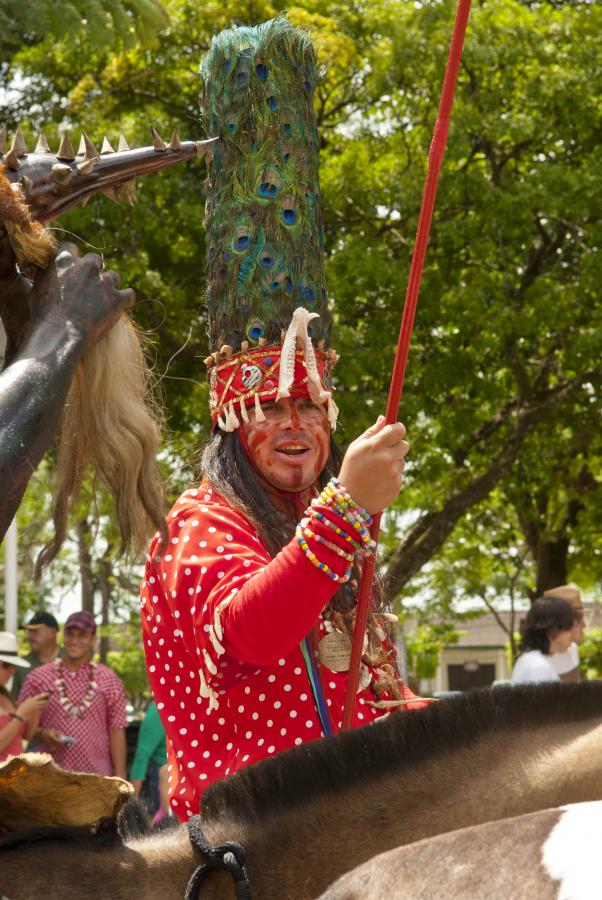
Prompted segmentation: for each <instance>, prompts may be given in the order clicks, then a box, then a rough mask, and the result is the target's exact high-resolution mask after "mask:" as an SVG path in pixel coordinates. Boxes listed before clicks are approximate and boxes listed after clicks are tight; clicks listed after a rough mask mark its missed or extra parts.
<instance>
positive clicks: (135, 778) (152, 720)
mask: <svg viewBox="0 0 602 900" xmlns="http://www.w3.org/2000/svg"><path fill="white" fill-rule="evenodd" d="M149 763H154V764H155V766H156V767H157V768H158V769H161V767H162V766H165V764H166V763H167V748H166V746H165V729H164V728H163V723H162V722H161V719H160V717H159V711H158V710H157V704H156V703H155V701H154V700H151V702H150V703H149V706H148V709H147V710H146V714H145V716H144V719H143V720H142V724H141V725H140V731H139V732H138V743H137V744H136V753H135V755H134V759H133V762H132V769H131V772H130V781H131V782H132V784H133V786H134V790H135V791H136V796H137V797H139V796H140V793H141V791H142V784H143V782H144V780H145V778H146V775H147V772H148V768H149ZM158 807H159V808H158V811H157V816H156V820H157V821H159V820H160V819H162V818H163V816H164V815H165V812H166V811H167V804H164V803H163V798H162V797H161V790H160V786H159V803H158Z"/></svg>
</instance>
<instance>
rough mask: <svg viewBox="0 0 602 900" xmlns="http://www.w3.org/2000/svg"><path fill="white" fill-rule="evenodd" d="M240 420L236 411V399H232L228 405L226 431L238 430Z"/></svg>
mask: <svg viewBox="0 0 602 900" xmlns="http://www.w3.org/2000/svg"><path fill="white" fill-rule="evenodd" d="M239 425H240V421H239V419H238V416H237V415H236V413H235V411H234V400H230V404H229V406H227V407H226V431H236V429H237V428H238V426H239Z"/></svg>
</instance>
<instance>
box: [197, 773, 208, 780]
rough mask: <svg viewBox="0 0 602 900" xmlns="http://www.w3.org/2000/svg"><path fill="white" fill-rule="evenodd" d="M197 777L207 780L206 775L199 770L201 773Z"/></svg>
mask: <svg viewBox="0 0 602 900" xmlns="http://www.w3.org/2000/svg"><path fill="white" fill-rule="evenodd" d="M199 778H200V779H201V781H207V776H206V775H205V773H204V772H201V774H200V775H199Z"/></svg>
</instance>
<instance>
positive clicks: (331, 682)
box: [328, 681, 336, 690]
mask: <svg viewBox="0 0 602 900" xmlns="http://www.w3.org/2000/svg"><path fill="white" fill-rule="evenodd" d="M328 687H329V688H332V689H333V690H334V688H335V687H336V682H334V681H329V682H328Z"/></svg>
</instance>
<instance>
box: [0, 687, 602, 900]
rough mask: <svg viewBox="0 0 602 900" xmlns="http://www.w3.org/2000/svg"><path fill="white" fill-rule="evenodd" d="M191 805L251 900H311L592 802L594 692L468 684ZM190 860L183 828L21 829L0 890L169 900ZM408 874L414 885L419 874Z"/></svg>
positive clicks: (600, 696)
mask: <svg viewBox="0 0 602 900" xmlns="http://www.w3.org/2000/svg"><path fill="white" fill-rule="evenodd" d="M203 800H204V806H203V812H202V826H203V830H204V832H205V834H206V836H207V837H208V839H209V840H210V841H211V842H212V843H213V844H221V843H223V842H225V841H238V842H239V843H241V844H242V845H243V846H244V847H245V848H246V853H247V869H248V873H249V878H250V882H251V886H252V890H253V897H254V900H286V898H292V900H302V898H315V897H319V895H320V894H321V893H322V892H323V891H324V890H326V888H327V887H328V886H329V885H330V884H332V883H333V882H334V881H335V880H336V879H337V878H339V877H340V876H341V875H343V874H344V873H345V872H349V871H350V870H351V869H353V868H354V867H355V866H357V865H359V864H361V863H362V862H365V861H367V860H369V859H371V858H372V857H373V856H376V855H377V854H379V853H382V852H384V851H386V850H390V849H393V848H395V847H399V846H401V845H402V844H409V843H411V842H413V841H419V840H422V839H424V838H428V837H432V836H435V835H438V834H443V833H445V832H450V831H454V830H456V829H459V828H466V827H470V826H474V825H478V824H482V823H486V822H495V821H498V820H500V819H505V818H508V817H511V816H516V815H522V814H525V813H530V812H535V811H537V810H543V809H548V808H551V807H556V806H562V805H563V804H566V803H579V802H582V801H586V800H602V683H592V682H590V683H584V684H566V685H565V684H546V685H538V686H527V685H524V686H518V687H514V688H500V689H495V690H492V691H475V692H473V693H468V694H464V695H461V696H458V697H453V698H450V699H449V700H445V701H442V702H440V703H435V704H431V706H430V707H428V708H427V709H424V710H421V711H416V712H412V713H396V714H394V715H391V716H389V717H388V718H387V719H385V720H384V721H379V722H377V723H375V724H373V725H369V726H367V727H365V728H362V729H358V730H357V731H352V732H346V733H345V734H341V735H339V736H337V737H336V738H332V739H326V740H322V741H316V742H314V743H311V744H305V745H302V746H301V747H298V748H296V749H294V750H290V751H288V752H286V753H282V754H280V755H279V756H277V757H273V758H271V759H268V760H265V761H263V762H261V763H259V764H258V765H256V766H251V767H249V768H247V769H243V770H242V771H240V772H238V773H237V774H236V775H234V776H232V777H230V778H228V779H225V780H224V781H222V782H220V783H218V784H216V785H214V786H213V787H212V788H211V789H210V790H209V791H207V793H206V794H205V795H204V798H203ZM33 824H34V823H33V822H32V825H33ZM0 825H1V809H0ZM32 840H35V842H33V843H32V842H31V841H32ZM28 841H29V843H28ZM3 843H4V848H3V847H2V844H3ZM199 861H200V854H198V853H196V852H194V851H193V850H192V849H191V846H190V843H189V841H188V836H187V831H186V829H185V828H184V827H183V826H182V827H181V828H177V829H176V830H175V831H173V832H171V833H169V832H168V833H166V834H165V835H158V836H155V837H149V838H144V839H141V840H127V839H126V840H125V841H122V840H121V839H119V838H118V837H116V836H112V837H111V836H109V837H103V836H102V835H101V836H98V837H91V836H90V835H89V834H86V835H84V836H83V837H82V838H81V840H78V839H76V834H75V833H74V832H73V830H70V831H66V830H59V831H56V832H52V830H50V831H49V830H48V829H45V830H42V833H38V834H37V835H35V834H34V835H32V834H31V833H27V832H26V833H22V834H16V835H13V836H12V837H11V836H10V835H9V836H7V837H6V838H4V839H3V840H2V841H0V893H2V892H3V893H4V894H5V895H7V896H8V897H10V900H76V898H77V900H81V898H82V897H85V898H93V900H97V898H104V897H106V898H110V900H151V898H153V900H155V898H161V900H182V898H183V896H184V890H185V886H186V884H187V882H188V879H189V877H190V875H191V873H192V871H193V870H194V868H195V865H196V864H197V863H198V862H199ZM509 868H510V871H512V863H511V862H510V863H509ZM419 871H420V869H419V867H418V866H417V867H416V872H417V873H418V872H419ZM422 875H423V877H424V879H425V882H426V880H427V879H428V877H429V870H428V866H426V867H425V868H424V871H423V872H422ZM512 877H513V876H512V874H510V876H509V878H510V879H512ZM510 883H511V884H514V881H513V880H512V881H511V882H510ZM199 896H200V898H201V900H208V898H211V900H217V898H219V900H227V898H229V897H234V891H233V887H232V884H231V883H230V881H229V877H227V876H226V875H224V874H223V873H212V874H211V875H209V877H208V879H207V881H206V882H205V883H204V884H203V886H202V888H201V891H200V895H199ZM429 896H433V895H432V894H430V895H429ZM477 896H478V895H477ZM484 896H488V894H487V892H485V894H484ZM508 896H512V897H514V896H518V895H515V894H513V893H512V891H510V893H509V895H508ZM412 900H414V898H412Z"/></svg>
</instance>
